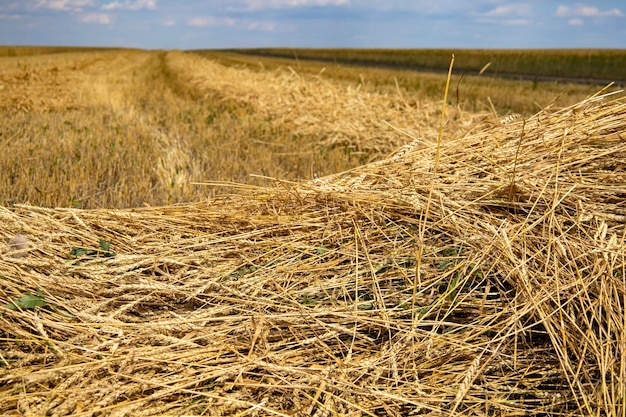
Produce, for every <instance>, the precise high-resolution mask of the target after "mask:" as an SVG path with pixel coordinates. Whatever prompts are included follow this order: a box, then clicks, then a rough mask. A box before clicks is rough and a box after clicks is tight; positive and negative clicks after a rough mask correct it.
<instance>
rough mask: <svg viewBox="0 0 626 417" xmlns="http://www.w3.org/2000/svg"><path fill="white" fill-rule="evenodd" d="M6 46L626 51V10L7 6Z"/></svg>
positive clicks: (381, 1)
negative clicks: (588, 49) (624, 49)
mask: <svg viewBox="0 0 626 417" xmlns="http://www.w3.org/2000/svg"><path fill="white" fill-rule="evenodd" d="M0 44H1V45H81V46H128V47H139V48H150V49H157V48H164V49H172V48H178V49H195V48H234V47H262V46H289V47H383V48H407V47H412V48H620V49H622V48H626V3H625V2H624V1H623V0H611V1H608V0H607V1H591V0H587V1H585V2H574V1H567V0H561V1H543V0H527V1H500V0H466V1H462V0H454V1H453V0H427V1H422V0H412V1H410V0H371V1H365V0H230V1H226V0H206V1H200V0H189V1H182V0H181V1H176V0H19V1H18V0H0Z"/></svg>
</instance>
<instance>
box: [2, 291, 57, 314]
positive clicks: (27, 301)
mask: <svg viewBox="0 0 626 417" xmlns="http://www.w3.org/2000/svg"><path fill="white" fill-rule="evenodd" d="M47 304H48V303H46V301H45V300H44V299H43V297H41V296H38V295H32V294H26V295H25V296H23V297H22V298H20V299H19V300H16V301H12V302H10V303H8V304H5V305H4V306H5V307H6V308H8V309H11V310H17V309H18V308H21V309H24V310H27V309H33V308H35V307H43V306H45V305H47Z"/></svg>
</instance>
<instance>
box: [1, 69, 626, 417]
mask: <svg viewBox="0 0 626 417" xmlns="http://www.w3.org/2000/svg"><path fill="white" fill-rule="evenodd" d="M183 67H184V65H183ZM205 69H206V70H207V71H209V70H210V66H208V65H207V67H206V68H205ZM179 73H180V74H183V72H182V70H181V71H179ZM183 76H184V74H183ZM286 76H289V75H286ZM294 77H295V83H296V84H295V85H300V84H298V83H301V81H300V80H299V79H298V77H297V76H295V75H294ZM194 85H201V82H200V81H195V84H194ZM230 85H234V86H240V88H242V90H246V89H249V88H252V87H249V86H248V85H242V84H239V83H237V82H232V84H230ZM231 88H235V87H231ZM301 88H302V89H308V88H313V87H311V86H310V85H308V84H307V85H302V87H301ZM252 91H256V90H252ZM297 91H302V90H294V91H293V92H292V93H293V94H298V93H297ZM236 96H237V97H239V94H236ZM259 97H261V96H258V95H254V94H252V93H251V95H250V96H244V98H243V100H247V101H249V102H254V101H255V100H257V101H258V102H261V100H260V98H259ZM612 97H613V96H596V97H591V98H589V99H587V100H584V101H582V102H580V103H578V104H576V105H574V106H572V107H568V108H565V109H561V110H553V109H545V110H544V111H541V112H539V113H537V114H536V115H534V116H531V117H519V118H517V119H515V118H513V117H512V118H509V119H508V120H506V121H503V123H487V122H485V121H483V122H481V123H476V124H473V125H472V126H469V127H468V128H467V129H465V132H464V133H463V134H460V133H458V132H457V131H447V132H448V133H447V134H446V135H444V137H443V140H442V141H441V142H438V141H437V140H435V138H436V137H437V136H436V135H424V136H423V139H419V140H415V141H413V142H412V143H410V144H408V145H406V146H404V147H402V148H400V149H399V150H397V151H396V152H394V153H392V154H391V155H389V156H388V157H387V158H384V159H382V160H379V161H374V162H371V163H368V164H365V165H362V166H359V167H356V168H353V169H350V170H347V171H344V172H343V173H339V174H335V175H330V176H325V177H322V178H318V179H311V180H309V181H303V182H298V183H296V182H290V181H281V180H275V181H274V183H273V184H270V185H267V186H251V185H241V186H240V189H239V190H238V193H237V194H233V195H217V196H215V197H213V198H210V199H208V200H205V201H202V202H196V203H187V204H178V205H167V206H163V207H152V208H150V207H146V208H132V209H97V210H80V209H72V208H45V207H37V206H32V205H17V206H13V207H10V208H1V209H0V219H1V221H0V227H1V229H0V233H1V234H2V236H3V237H4V238H5V239H6V243H5V244H4V246H3V247H2V257H1V258H0V271H2V280H0V297H1V301H0V302H1V303H2V304H3V305H4V307H0V312H1V314H2V316H1V318H0V338H1V339H0V343H1V344H2V345H1V346H2V348H1V349H0V353H1V356H0V363H1V366H2V367H3V368H2V369H3V372H2V374H0V385H1V386H2V388H0V396H1V397H2V401H0V404H1V405H0V412H2V413H12V412H16V411H17V412H18V413H22V414H28V415H43V414H50V415H115V416H126V415H164V414H171V415H211V416H216V415H231V416H232V415H236V416H244V415H256V416H294V415H295V416H309V415H314V416H381V415H391V416H410V415H431V416H457V415H466V416H485V415H490V416H491V415H493V416H502V415H506V416H514V415H536V416H539V415H541V416H545V415H550V416H556V415H558V416H588V415H600V416H602V415H606V416H618V415H624V414H626V404H625V403H624V399H625V398H626V388H625V387H626V350H625V346H626V338H625V332H624V326H625V323H626V316H625V314H624V304H625V303H626V284H625V280H626V261H625V255H626V244H625V242H624V237H625V235H626V229H625V224H626V205H625V201H626V165H625V161H626V141H625V140H624V131H625V128H626V103H624V101H623V99H613V98H612ZM331 98H332V97H331ZM286 100H287V99H286ZM301 101H302V100H299V99H294V100H293V101H290V102H289V103H290V105H293V103H300V102H301ZM364 105H366V104H364ZM267 108H268V110H267V111H268V112H273V113H272V114H271V117H272V118H277V119H280V117H285V118H286V117H287V115H283V113H281V107H280V106H276V107H272V106H270V105H268V107H267ZM374 108H377V107H375V106H374ZM281 115H282V116H281ZM310 117H311V119H303V120H301V121H300V125H299V126H300V128H302V129H307V128H309V127H310V126H314V125H317V124H319V121H316V120H318V119H315V118H316V117H317V115H316V113H315V111H310ZM338 119H341V117H339V118H338ZM328 120H335V119H333V116H332V115H329V116H328ZM356 120H358V119H356ZM323 127H324V128H325V129H327V128H328V127H326V125H323ZM346 131H347V132H352V131H351V130H349V129H347V130H346ZM396 134H397V135H398V137H401V136H402V135H401V134H400V133H396ZM338 137H341V138H343V139H342V140H343V141H345V142H346V144H348V145H349V144H350V143H351V140H353V139H355V138H358V135H357V136H350V135H348V134H346V135H345V136H341V135H338ZM372 139H373V140H372V141H371V142H368V145H367V146H368V147H374V148H375V147H377V146H383V145H381V144H380V143H379V142H378V141H377V140H376V139H375V138H372ZM404 140H405V141H406V139H404ZM393 143H394V145H396V144H397V143H396V142H393Z"/></svg>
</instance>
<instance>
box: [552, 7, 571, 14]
mask: <svg viewBox="0 0 626 417" xmlns="http://www.w3.org/2000/svg"><path fill="white" fill-rule="evenodd" d="M571 13H572V9H571V8H570V7H568V6H559V7H557V8H556V15H557V16H561V17H563V16H570V15H571Z"/></svg>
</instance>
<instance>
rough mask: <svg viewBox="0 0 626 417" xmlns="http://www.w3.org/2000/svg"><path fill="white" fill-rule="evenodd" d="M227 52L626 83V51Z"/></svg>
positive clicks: (380, 50) (413, 68) (367, 64)
mask: <svg viewBox="0 0 626 417" xmlns="http://www.w3.org/2000/svg"><path fill="white" fill-rule="evenodd" d="M229 52H234V53H241V54H246V55H257V56H263V57H276V58H291V59H294V60H304V61H321V62H334V63H337V64H343V65H360V66H369V67H384V68H393V69H404V70H415V71H428V72H444V71H447V70H448V67H449V65H450V59H451V57H452V54H453V53H454V55H455V62H454V69H455V72H457V73H463V74H467V75H478V74H480V73H481V71H482V73H483V75H485V76H496V77H502V78H513V79H524V80H531V81H558V82H573V83H586V84H600V85H607V84H609V83H611V82H613V83H615V84H617V85H624V84H626V50H625V49H527V50H490V49H460V50H452V49H289V48H260V49H233V50H229Z"/></svg>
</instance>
